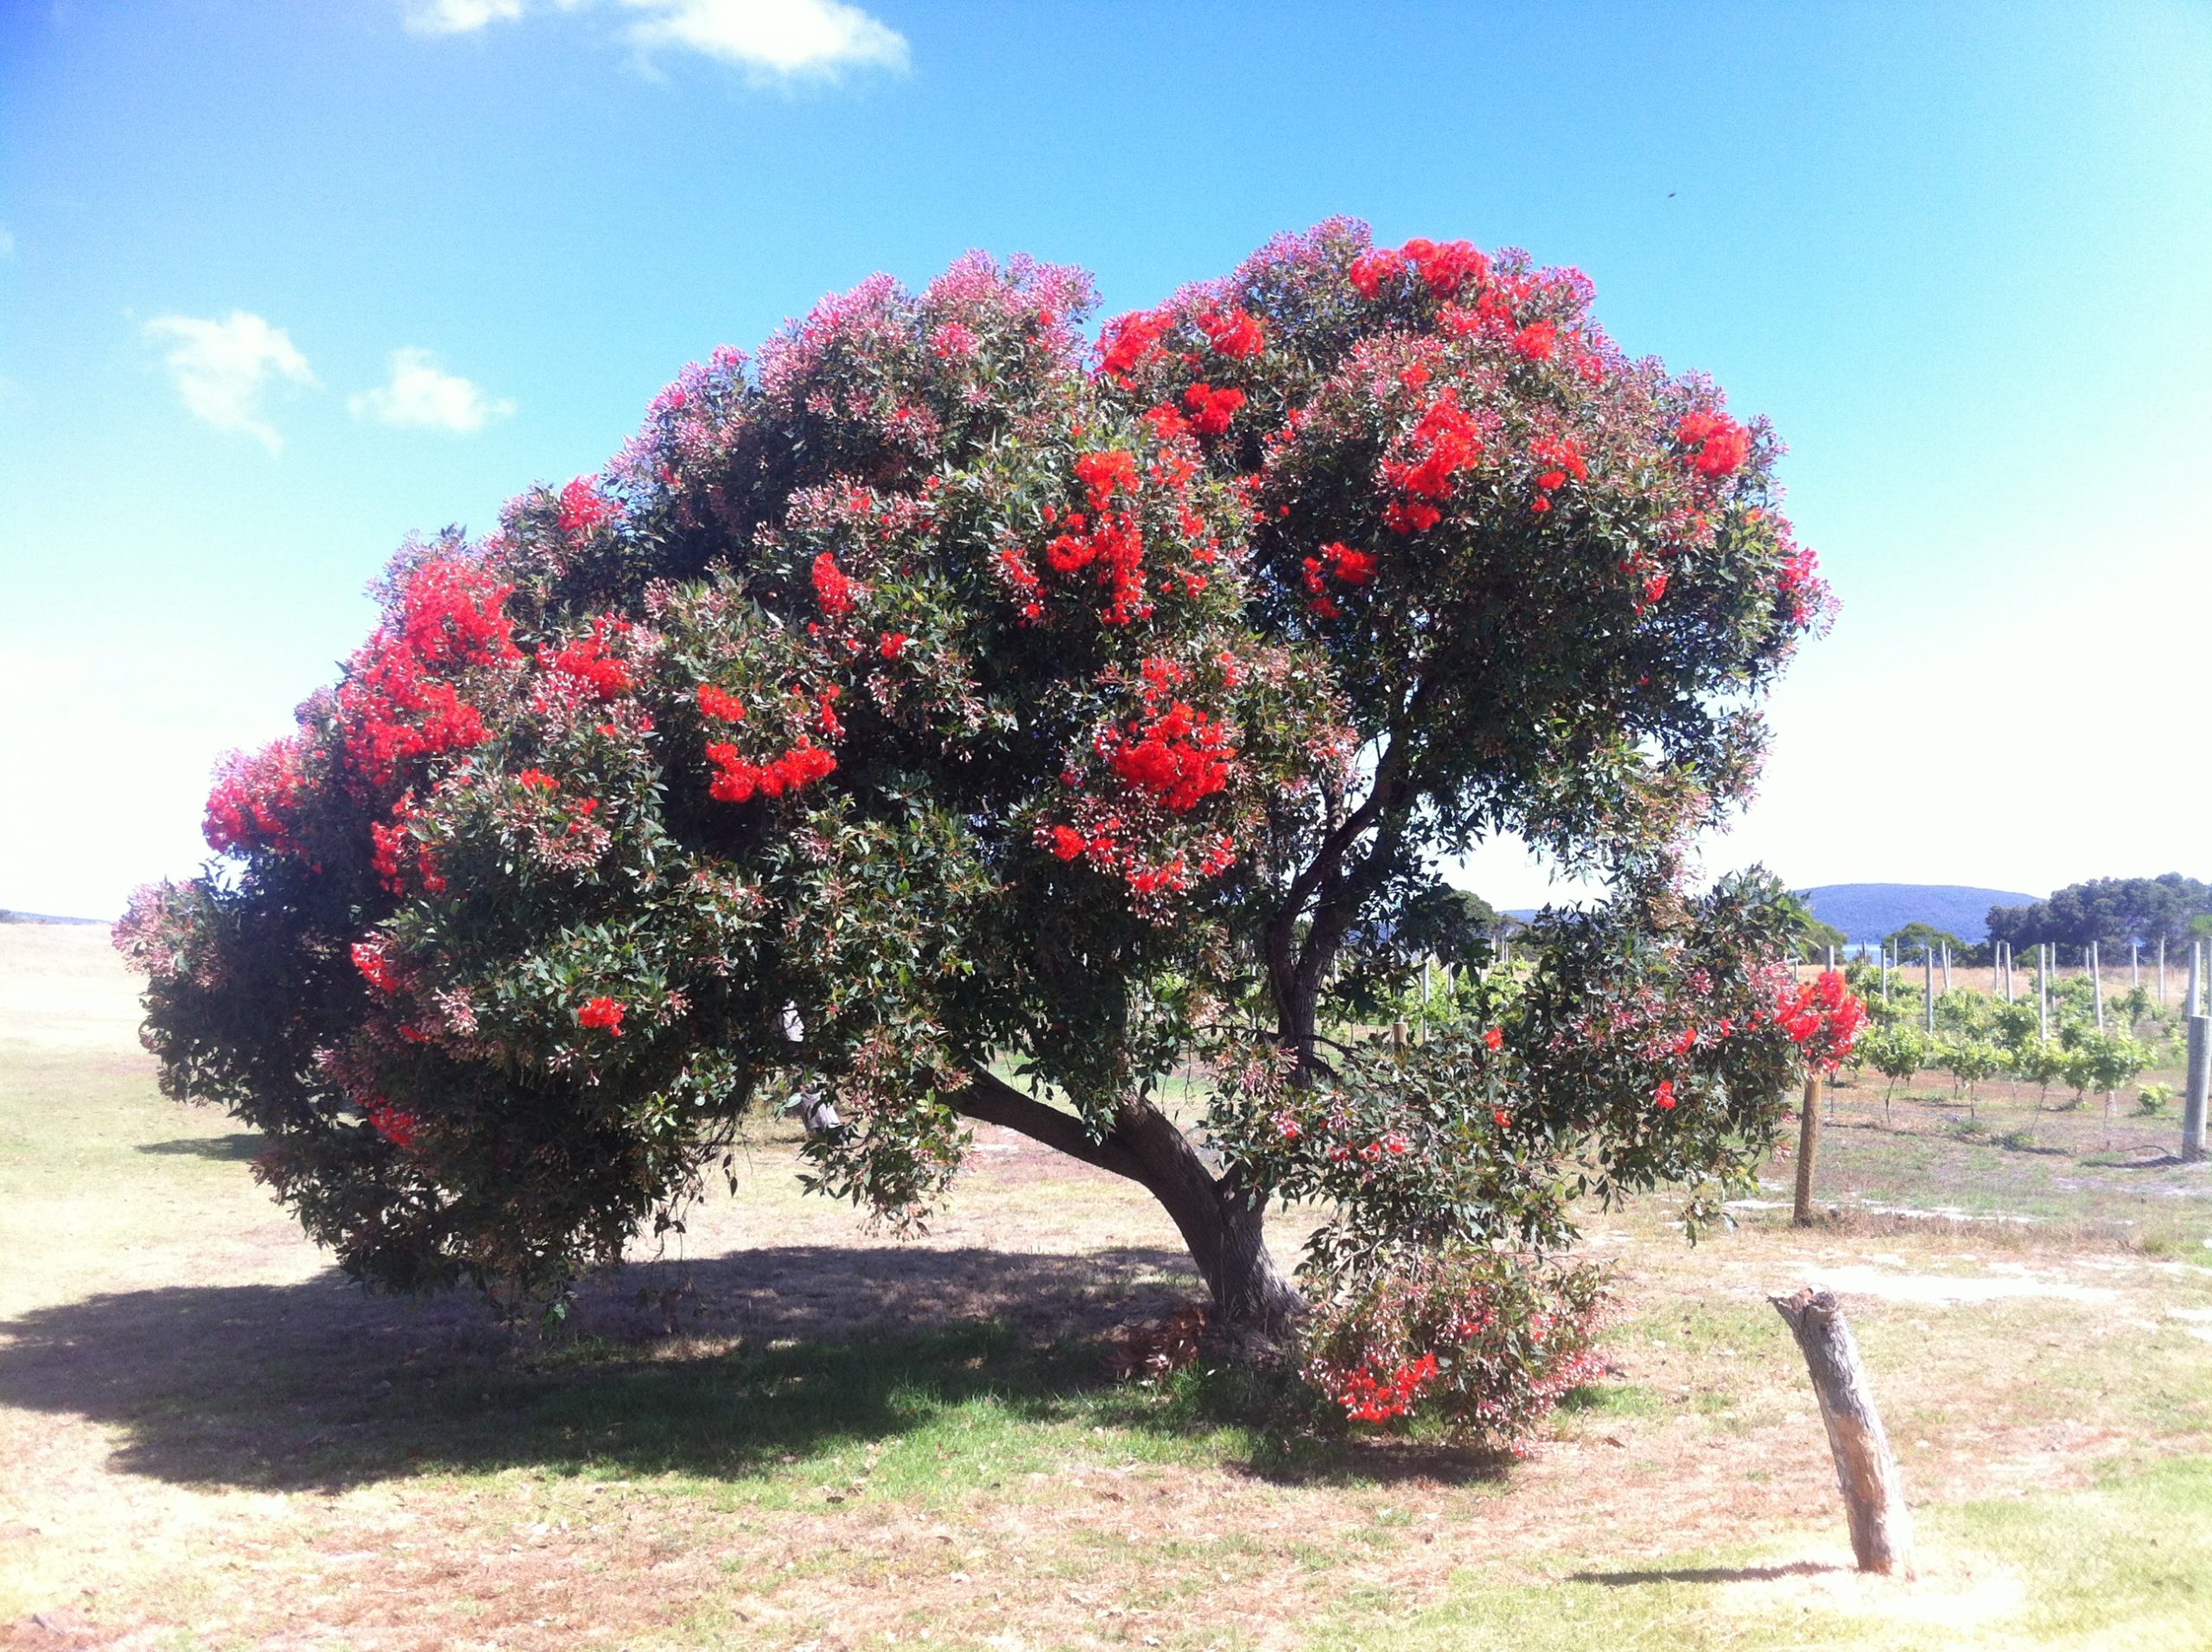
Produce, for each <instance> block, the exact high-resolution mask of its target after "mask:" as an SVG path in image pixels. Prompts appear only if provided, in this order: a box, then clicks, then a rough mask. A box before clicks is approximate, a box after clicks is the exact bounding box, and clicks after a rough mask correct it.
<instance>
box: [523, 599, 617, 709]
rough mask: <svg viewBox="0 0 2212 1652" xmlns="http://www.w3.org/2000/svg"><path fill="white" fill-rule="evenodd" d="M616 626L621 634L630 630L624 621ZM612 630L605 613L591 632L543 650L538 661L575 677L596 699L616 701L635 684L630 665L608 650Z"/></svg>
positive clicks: (567, 675) (615, 624) (564, 674)
mask: <svg viewBox="0 0 2212 1652" xmlns="http://www.w3.org/2000/svg"><path fill="white" fill-rule="evenodd" d="M612 629H613V631H614V632H616V633H617V634H619V633H620V632H624V631H626V630H628V629H629V627H628V626H626V625H625V624H624V623H623V622H622V621H620V620H619V619H618V620H615V621H614V622H613V626H612ZM608 630H609V625H608V621H607V616H606V615H605V614H601V616H600V617H599V618H598V619H595V620H594V621H593V622H592V627H591V635H590V636H588V637H579V638H577V639H575V641H574V642H572V643H569V644H568V645H566V646H564V647H563V648H560V649H558V650H556V651H554V652H552V653H550V654H546V653H542V652H541V653H540V654H539V655H538V657H537V659H538V664H541V665H543V667H544V668H545V669H546V670H550V671H558V672H560V673H561V674H562V675H563V676H564V677H574V678H575V679H576V681H577V682H579V683H582V684H583V685H584V686H585V687H586V688H587V689H589V690H590V691H591V694H592V697H593V698H594V699H596V700H613V699H615V698H617V697H618V696H621V695H625V694H627V693H629V691H630V689H631V687H632V678H631V676H630V668H629V667H628V666H627V665H626V664H623V663H622V662H621V661H620V660H619V659H617V658H614V656H613V655H612V654H610V653H608V652H607V632H608Z"/></svg>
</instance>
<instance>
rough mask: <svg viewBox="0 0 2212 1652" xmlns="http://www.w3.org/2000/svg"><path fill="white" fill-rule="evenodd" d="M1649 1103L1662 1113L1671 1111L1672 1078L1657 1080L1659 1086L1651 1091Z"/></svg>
mask: <svg viewBox="0 0 2212 1652" xmlns="http://www.w3.org/2000/svg"><path fill="white" fill-rule="evenodd" d="M1651 1104H1652V1105H1653V1106H1654V1107H1656V1108H1657V1109H1659V1110H1660V1111H1661V1112H1662V1113H1671V1112H1673V1111H1674V1110H1675V1081H1674V1080H1673V1079H1671V1078H1662V1079H1661V1080H1660V1081H1659V1088H1658V1089H1657V1090H1654V1091H1652V1092H1651Z"/></svg>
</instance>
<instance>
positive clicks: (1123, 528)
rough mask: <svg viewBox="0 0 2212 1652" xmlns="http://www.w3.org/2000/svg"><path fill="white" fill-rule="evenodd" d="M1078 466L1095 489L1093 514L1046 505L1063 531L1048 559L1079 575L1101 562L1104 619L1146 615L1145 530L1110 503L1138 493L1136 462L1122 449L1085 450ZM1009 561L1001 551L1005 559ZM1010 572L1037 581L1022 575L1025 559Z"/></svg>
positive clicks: (1056, 568)
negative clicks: (1119, 495)
mask: <svg viewBox="0 0 2212 1652" xmlns="http://www.w3.org/2000/svg"><path fill="white" fill-rule="evenodd" d="M1075 468H1076V474H1077V477H1078V478H1080V479H1081V480H1082V481H1083V484H1084V487H1085V489H1086V490H1087V491H1088V492H1089V494H1090V510H1091V513H1090V514H1089V515H1086V514H1085V513H1084V512H1083V511H1068V512H1067V513H1066V514H1065V515H1061V514H1059V513H1058V511H1054V510H1053V509H1052V507H1051V506H1049V505H1048V506H1046V511H1045V519H1046V522H1048V523H1055V524H1058V526H1059V528H1060V529H1061V530H1062V531H1061V532H1060V533H1058V534H1057V535H1056V536H1054V537H1053V538H1052V540H1051V541H1050V542H1049V543H1046V547H1045V560H1046V562H1047V563H1049V564H1050V565H1051V567H1052V571H1053V572H1055V573H1058V574H1079V573H1081V572H1082V571H1083V570H1084V569H1086V568H1089V567H1090V566H1091V564H1092V563H1094V562H1095V563H1096V564H1097V565H1098V581H1099V583H1100V584H1101V585H1103V586H1104V587H1105V588H1106V589H1107V591H1108V593H1109V596H1110V599H1111V600H1109V602H1108V603H1107V606H1106V609H1105V612H1104V613H1103V615H1102V616H1101V618H1103V619H1104V620H1105V622H1106V623H1107V624H1108V625H1109V626H1123V625H1127V624H1128V623H1129V621H1131V620H1132V619H1143V618H1144V617H1145V616H1146V615H1147V614H1149V613H1151V612H1152V605H1151V604H1150V603H1148V602H1147V601H1146V600H1144V535H1143V533H1142V532H1141V531H1140V530H1139V528H1138V525H1137V519H1136V518H1135V516H1133V515H1131V514H1130V513H1129V512H1128V511H1117V510H1113V509H1110V508H1109V505H1110V504H1111V502H1112V500H1113V499H1114V498H1115V496H1116V494H1117V493H1127V494H1132V495H1133V494H1135V492H1136V490H1137V465H1136V461H1135V458H1133V457H1132V456H1131V455H1129V454H1126V453H1122V452H1119V451H1112V452H1107V453H1093V454H1084V456H1083V457H1082V458H1080V459H1078V460H1077V461H1076V463H1075ZM1015 556H1017V557H1018V556H1019V553H1015ZM1001 562H1007V557H1006V556H1004V555H1001ZM1009 571H1010V572H1011V573H1012V575H1013V576H1014V580H1015V582H1016V583H1017V584H1023V585H1026V586H1029V587H1033V586H1034V584H1035V582H1036V580H1035V575H1028V577H1027V580H1025V579H1024V578H1023V577H1022V576H1023V575H1027V574H1028V570H1027V564H1026V563H1020V562H1016V563H1015V564H1014V566H1013V567H1012V568H1011V569H1009ZM1034 606H1035V605H1034V604H1032V605H1031V607H1034ZM1024 612H1025V613H1027V612H1028V610H1027V609H1025V610H1024ZM1031 617H1034V616H1033V615H1032V616H1031Z"/></svg>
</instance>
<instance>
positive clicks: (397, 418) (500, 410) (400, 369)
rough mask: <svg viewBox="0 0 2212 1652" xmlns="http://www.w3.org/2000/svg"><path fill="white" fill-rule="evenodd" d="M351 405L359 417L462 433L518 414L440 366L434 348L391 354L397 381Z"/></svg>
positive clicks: (348, 402) (393, 376) (348, 399)
mask: <svg viewBox="0 0 2212 1652" xmlns="http://www.w3.org/2000/svg"><path fill="white" fill-rule="evenodd" d="M346 407H347V408H348V409H349V410H351V411H352V412H353V416H354V417H355V418H357V419H374V420H375V421H376V422H377V423H378V424H395V425H398V426H400V427H401V428H402V429H416V430H450V431H453V432H454V434H456V435H468V434H469V433H471V432H472V431H476V430H481V429H483V428H484V427H485V426H486V424H488V423H491V422H492V421H493V419H504V418H505V417H506V416H508V415H509V414H511V413H512V412H513V411H514V410H515V404H514V403H512V402H508V401H494V400H493V399H492V397H488V396H486V394H485V393H484V391H483V389H482V387H481V386H480V385H477V384H472V383H470V382H469V381H468V380H467V379H466V378H462V377H461V375H460V374H459V373H449V372H446V371H445V369H444V368H442V367H441V366H439V365H438V359H437V358H436V357H435V356H434V355H432V354H431V353H429V351H428V350H418V349H415V348H412V347H410V348H408V349H404V350H395V351H393V352H392V353H391V383H389V384H379V385H378V387H377V388H376V389H374V390H369V391H362V392H361V393H360V394H359V395H358V396H349V397H346Z"/></svg>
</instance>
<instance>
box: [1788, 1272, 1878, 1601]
mask: <svg viewBox="0 0 2212 1652" xmlns="http://www.w3.org/2000/svg"><path fill="white" fill-rule="evenodd" d="M1767 1300H1768V1301H1770V1302H1771V1303H1773V1304H1774V1311H1775V1312H1777V1313H1778V1314H1780V1315H1781V1316H1782V1319H1783V1324H1784V1325H1788V1326H1789V1334H1790V1335H1791V1336H1792V1337H1796V1339H1797V1348H1798V1351H1799V1352H1801V1353H1802V1354H1803V1355H1804V1356H1805V1369H1806V1370H1807V1372H1808V1373H1809V1374H1810V1376H1812V1379H1813V1392H1814V1394H1815V1395H1816V1396H1817V1397H1818V1398H1819V1400H1820V1402H1821V1421H1822V1422H1823V1423H1825V1424H1826V1425H1827V1432H1828V1451H1829V1452H1830V1453H1831V1454H1832V1455H1833V1456H1834V1458H1835V1477H1836V1484H1837V1485H1838V1486H1840V1488H1841V1489H1842V1491H1843V1510H1844V1515H1845V1518H1846V1519H1847V1520H1848V1521H1849V1522H1851V1553H1852V1554H1853V1558H1855V1559H1856V1560H1858V1562H1859V1570H1860V1571H1861V1572H1878V1573H1882V1574H1884V1575H1885V1576H1887V1577H1896V1576H1898V1575H1903V1576H1904V1577H1908V1578H1909V1577H1910V1576H1911V1575H1912V1511H1911V1510H1910V1509H1908V1508H1906V1507H1905V1501H1904V1475H1903V1474H1902V1473H1900V1472H1899V1471H1898V1469H1897V1457H1896V1454H1895V1453H1894V1452H1891V1450H1890V1438H1889V1436H1888V1434H1886V1433H1884V1432H1883V1429H1882V1417H1881V1414H1880V1413H1879V1412H1878V1411H1877V1410H1876V1409H1875V1408H1874V1393H1873V1388H1872V1385H1871V1384H1870V1383H1869V1382H1867V1380H1866V1365H1865V1364H1864V1363H1862V1362H1861V1361H1860V1359H1859V1344H1858V1343H1857V1342H1856V1341H1854V1340H1853V1337H1852V1335H1851V1326H1850V1325H1849V1324H1848V1323H1847V1321H1846V1320H1845V1319H1844V1317H1843V1305H1842V1304H1841V1303H1840V1302H1839V1301H1837V1300H1836V1299H1835V1297H1834V1295H1833V1294H1832V1293H1829V1292H1827V1291H1815V1290H1814V1289H1812V1288H1811V1287H1806V1288H1804V1289H1802V1290H1800V1291H1798V1292H1797V1293H1796V1294H1794V1295H1791V1296H1771V1297H1769V1298H1768V1299H1767Z"/></svg>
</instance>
